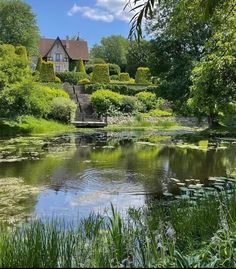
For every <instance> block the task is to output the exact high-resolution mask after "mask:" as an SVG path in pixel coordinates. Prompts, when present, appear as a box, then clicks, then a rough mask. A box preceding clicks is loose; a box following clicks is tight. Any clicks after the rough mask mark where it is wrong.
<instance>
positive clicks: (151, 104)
mask: <svg viewBox="0 0 236 269" xmlns="http://www.w3.org/2000/svg"><path fill="white" fill-rule="evenodd" d="M136 96H137V98H138V100H139V101H140V103H141V104H142V105H143V110H142V111H141V112H147V111H149V110H151V109H154V108H156V107H157V97H156V95H155V94H154V93H151V92H139V93H137V94H136Z"/></svg>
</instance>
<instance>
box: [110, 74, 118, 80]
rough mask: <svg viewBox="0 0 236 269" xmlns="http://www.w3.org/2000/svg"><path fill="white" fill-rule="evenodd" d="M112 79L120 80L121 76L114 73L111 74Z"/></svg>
mask: <svg viewBox="0 0 236 269" xmlns="http://www.w3.org/2000/svg"><path fill="white" fill-rule="evenodd" d="M110 80H116V81H117V80H118V81H119V80H120V76H118V75H112V76H110Z"/></svg>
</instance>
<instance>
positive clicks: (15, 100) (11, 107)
mask: <svg viewBox="0 0 236 269" xmlns="http://www.w3.org/2000/svg"><path fill="white" fill-rule="evenodd" d="M55 97H64V98H67V99H69V95H68V94H67V93H66V92H65V91H64V90H60V89H51V88H49V87H47V86H43V85H40V84H38V83H32V82H31V83H23V84H21V85H19V84H18V85H14V86H12V87H11V88H6V89H5V90H3V91H2V92H1V94H0V112H1V114H2V115H3V116H6V117H16V116H21V115H33V116H35V117H43V118H47V117H48V114H49V113H50V111H51V102H52V100H53V98H55Z"/></svg>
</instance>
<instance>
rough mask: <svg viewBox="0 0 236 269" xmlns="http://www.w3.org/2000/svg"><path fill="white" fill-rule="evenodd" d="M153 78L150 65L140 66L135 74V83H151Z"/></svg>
mask: <svg viewBox="0 0 236 269" xmlns="http://www.w3.org/2000/svg"><path fill="white" fill-rule="evenodd" d="M150 80H151V72H150V70H149V68H148V67H139V68H138V69H137V71H136V75H135V83H140V84H149V83H150Z"/></svg>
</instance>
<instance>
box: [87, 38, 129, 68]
mask: <svg viewBox="0 0 236 269" xmlns="http://www.w3.org/2000/svg"><path fill="white" fill-rule="evenodd" d="M128 46H129V40H128V39H126V38H124V37H123V36H121V35H111V36H108V37H103V38H102V40H101V45H97V44H95V45H94V46H93V47H92V49H91V51H90V55H91V58H92V59H95V58H102V59H103V60H105V62H107V63H113V64H117V65H119V66H120V67H121V68H122V69H124V68H125V66H126V64H127V59H126V55H127V50H128Z"/></svg>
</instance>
